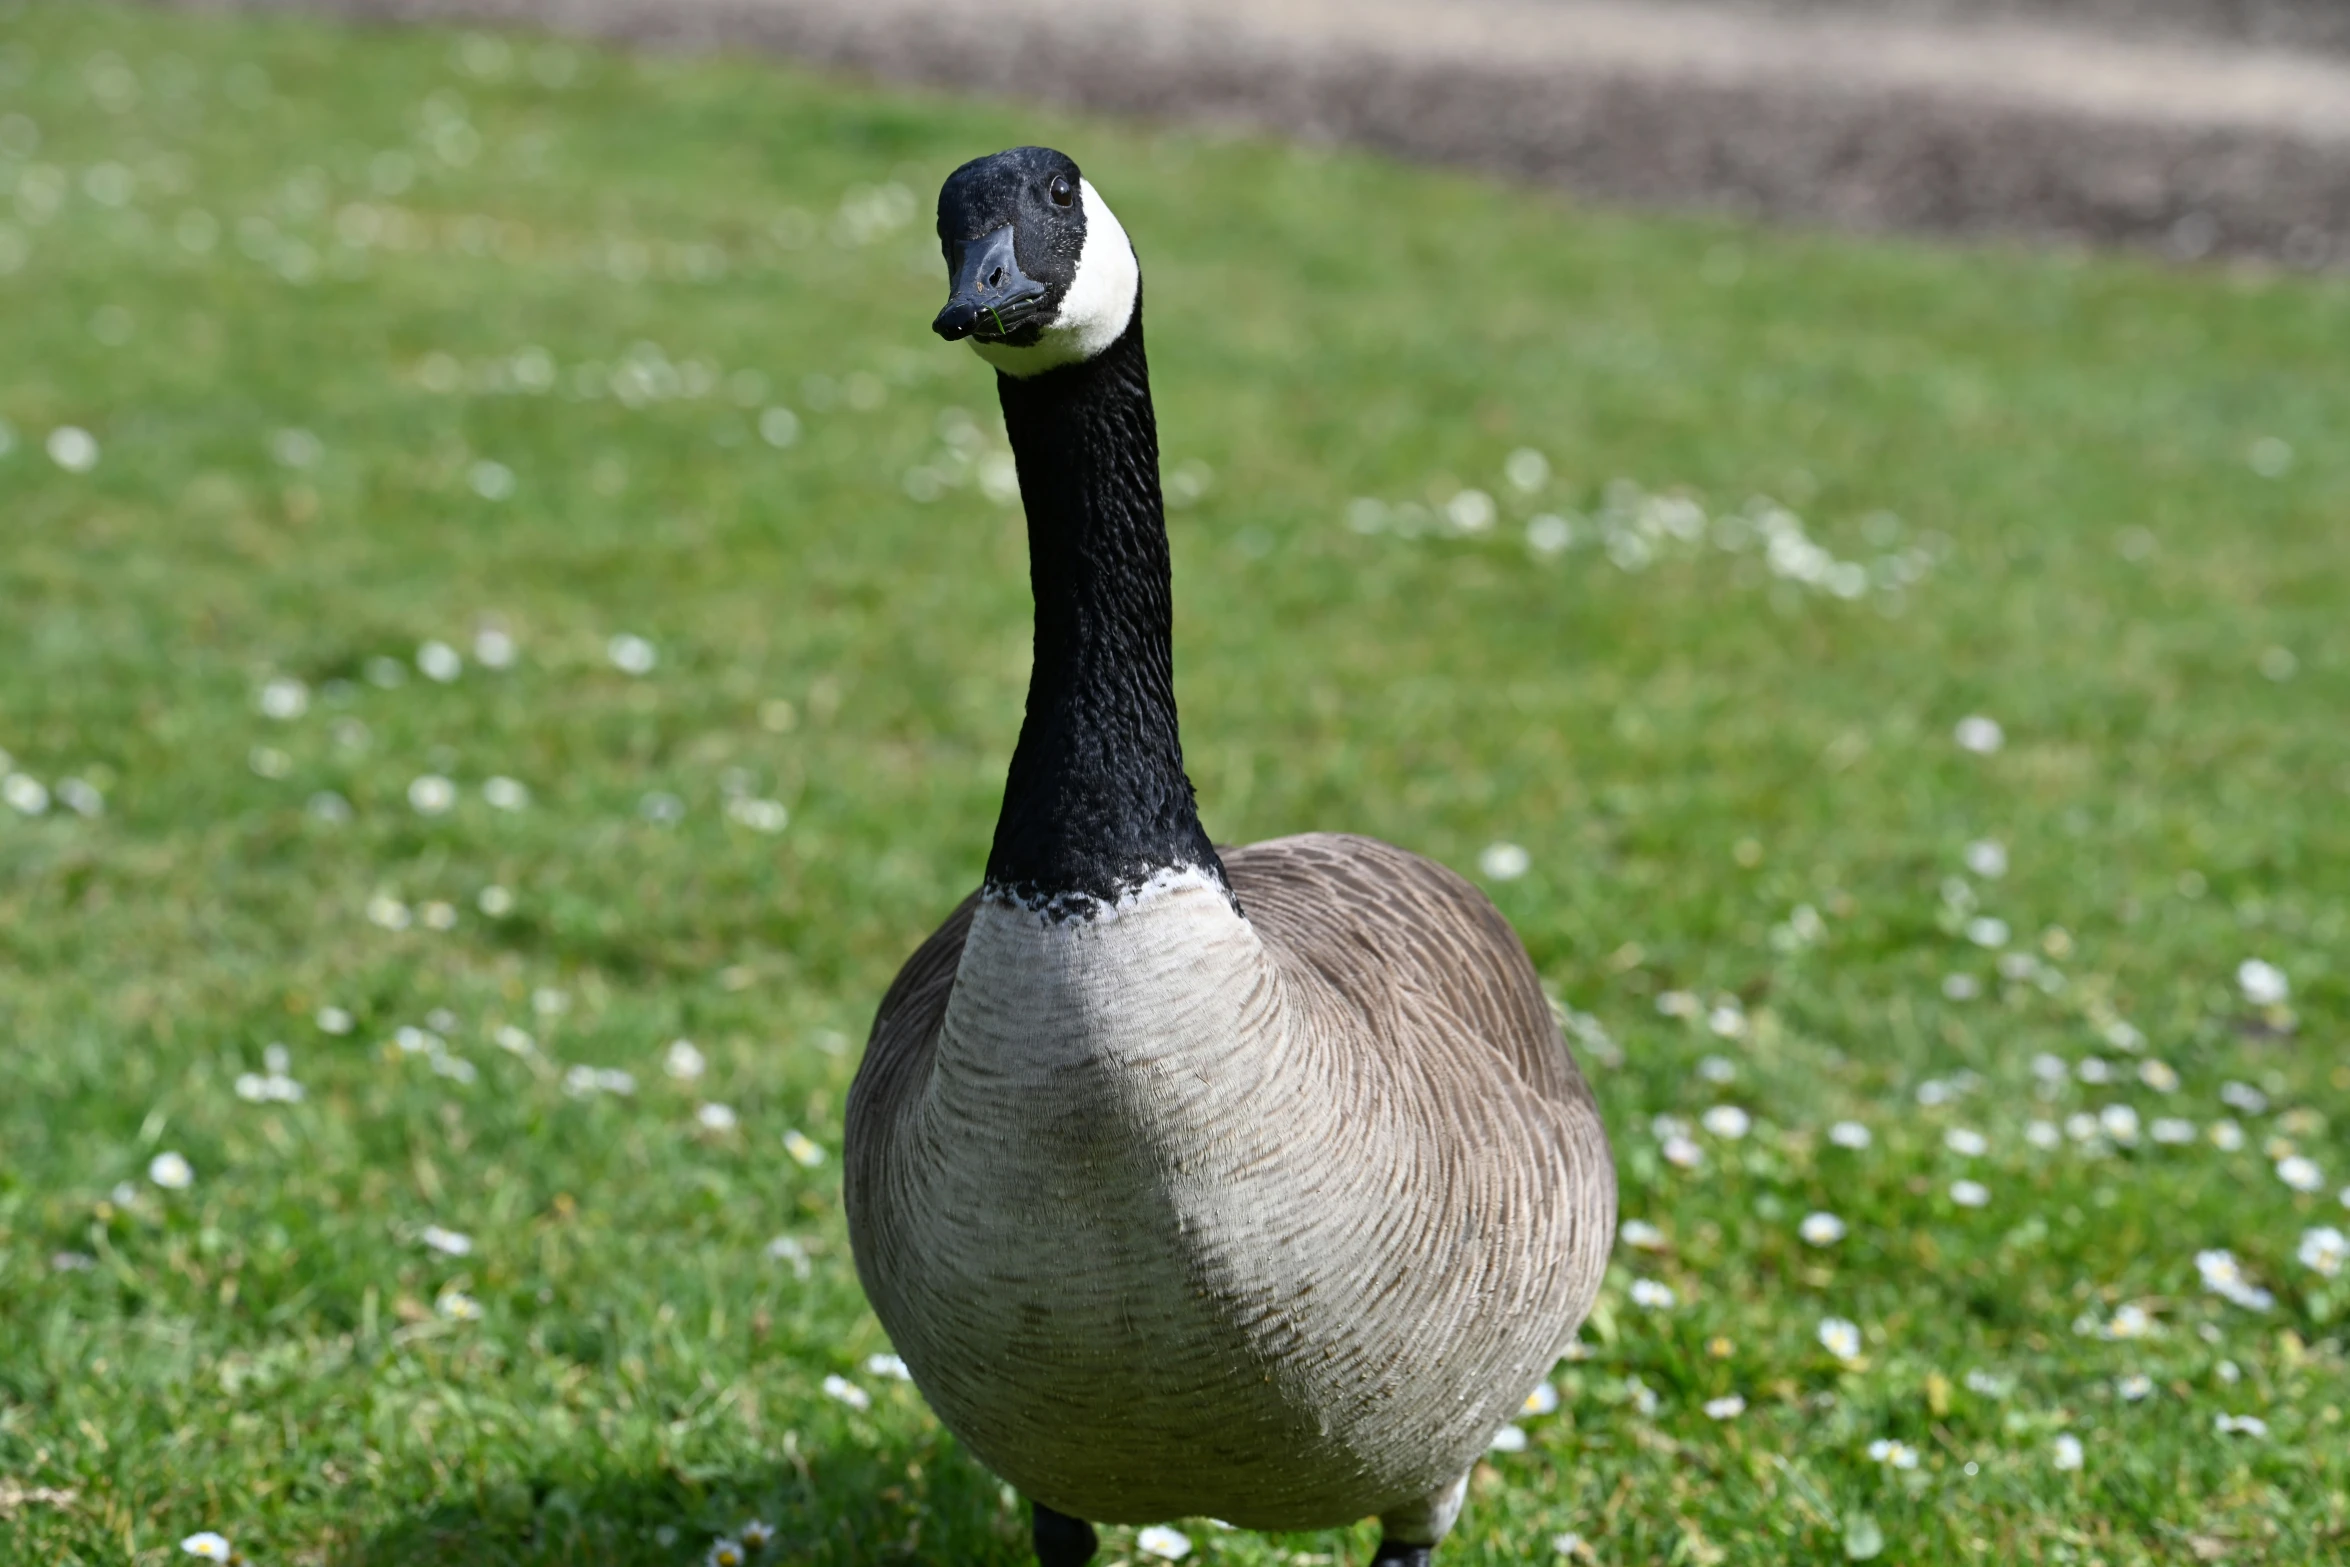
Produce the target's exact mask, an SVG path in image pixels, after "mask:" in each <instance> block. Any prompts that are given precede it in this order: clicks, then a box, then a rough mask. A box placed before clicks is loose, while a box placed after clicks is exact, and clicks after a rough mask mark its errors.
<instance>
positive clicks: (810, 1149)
mask: <svg viewBox="0 0 2350 1567" xmlns="http://www.w3.org/2000/svg"><path fill="white" fill-rule="evenodd" d="M783 1151H784V1152H785V1153H787V1154H790V1155H791V1156H792V1158H793V1159H794V1160H795V1161H797V1162H798V1163H800V1164H802V1165H804V1166H806V1167H807V1168H808V1169H811V1170H813V1169H815V1168H816V1166H818V1165H820V1164H822V1163H823V1162H824V1146H823V1144H821V1143H819V1142H817V1141H816V1139H814V1138H813V1137H810V1136H809V1135H808V1134H807V1133H805V1132H802V1131H798V1130H793V1131H789V1132H786V1133H784V1134H783Z"/></svg>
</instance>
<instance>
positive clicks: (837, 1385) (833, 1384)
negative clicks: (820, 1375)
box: [824, 1376, 873, 1409]
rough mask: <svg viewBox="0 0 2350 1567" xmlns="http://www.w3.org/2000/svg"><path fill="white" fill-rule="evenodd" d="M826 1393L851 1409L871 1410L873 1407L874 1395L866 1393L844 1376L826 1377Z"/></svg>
mask: <svg viewBox="0 0 2350 1567" xmlns="http://www.w3.org/2000/svg"><path fill="white" fill-rule="evenodd" d="M824 1391H825V1392H826V1393H827V1394H829V1395H831V1396H832V1397H834V1398H837V1399H839V1400H840V1401H841V1402H842V1403H844V1404H846V1405H848V1406H849V1407H850V1408H851V1409H870V1408H872V1407H873V1395H872V1394H870V1393H868V1392H866V1391H865V1390H864V1389H863V1388H861V1387H859V1386H857V1384H856V1383H854V1382H851V1381H850V1380H849V1379H848V1378H847V1377H844V1376H827V1377H825V1379H824Z"/></svg>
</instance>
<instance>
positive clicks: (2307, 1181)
mask: <svg viewBox="0 0 2350 1567" xmlns="http://www.w3.org/2000/svg"><path fill="white" fill-rule="evenodd" d="M2277 1179H2278V1180H2280V1181H2283V1182H2284V1183H2285V1184H2286V1185H2287V1186H2290V1187H2292V1188H2293V1190H2295V1191H2297V1192H2314V1191H2316V1190H2318V1189H2319V1188H2321V1187H2323V1186H2324V1185H2325V1183H2326V1178H2325V1172H2324V1171H2323V1170H2320V1169H2319V1168H2318V1167H2317V1161H2316V1160H2314V1159H2312V1158H2310V1157H2309V1156H2308V1155H2306V1154H2288V1155H2287V1156H2286V1157H2284V1158H2282V1159H2279V1160H2278V1161H2277Z"/></svg>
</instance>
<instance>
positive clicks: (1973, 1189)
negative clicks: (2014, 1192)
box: [1950, 1181, 1991, 1208]
mask: <svg viewBox="0 0 2350 1567" xmlns="http://www.w3.org/2000/svg"><path fill="white" fill-rule="evenodd" d="M1950 1200H1951V1201H1952V1202H1954V1203H1956V1204H1958V1205H1959V1206H1960V1207H1961V1208H1981V1207H1985V1206H1987V1205H1988V1204H1989V1203H1990V1201H1991V1189H1990V1188H1989V1187H1987V1186H1985V1185H1984V1184H1983V1183H1982V1182H1981V1181H1952V1182H1951V1183H1950Z"/></svg>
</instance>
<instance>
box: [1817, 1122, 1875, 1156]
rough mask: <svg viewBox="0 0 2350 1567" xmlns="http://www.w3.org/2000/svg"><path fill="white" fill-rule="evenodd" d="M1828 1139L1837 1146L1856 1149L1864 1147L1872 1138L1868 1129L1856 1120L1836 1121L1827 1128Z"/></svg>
mask: <svg viewBox="0 0 2350 1567" xmlns="http://www.w3.org/2000/svg"><path fill="white" fill-rule="evenodd" d="M1828 1141H1830V1142H1832V1143H1834V1144H1835V1145H1836V1146H1837V1147H1839V1148H1850V1149H1853V1150H1855V1151H1858V1150H1860V1149H1862V1148H1866V1147H1867V1146H1868V1145H1869V1143H1870V1142H1871V1141H1872V1139H1871V1136H1870V1133H1869V1129H1868V1128H1867V1127H1865V1126H1863V1125H1861V1124H1860V1123H1859V1122H1858V1121H1838V1122H1837V1123H1836V1124H1835V1125H1834V1126H1831V1127H1829V1128H1828Z"/></svg>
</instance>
